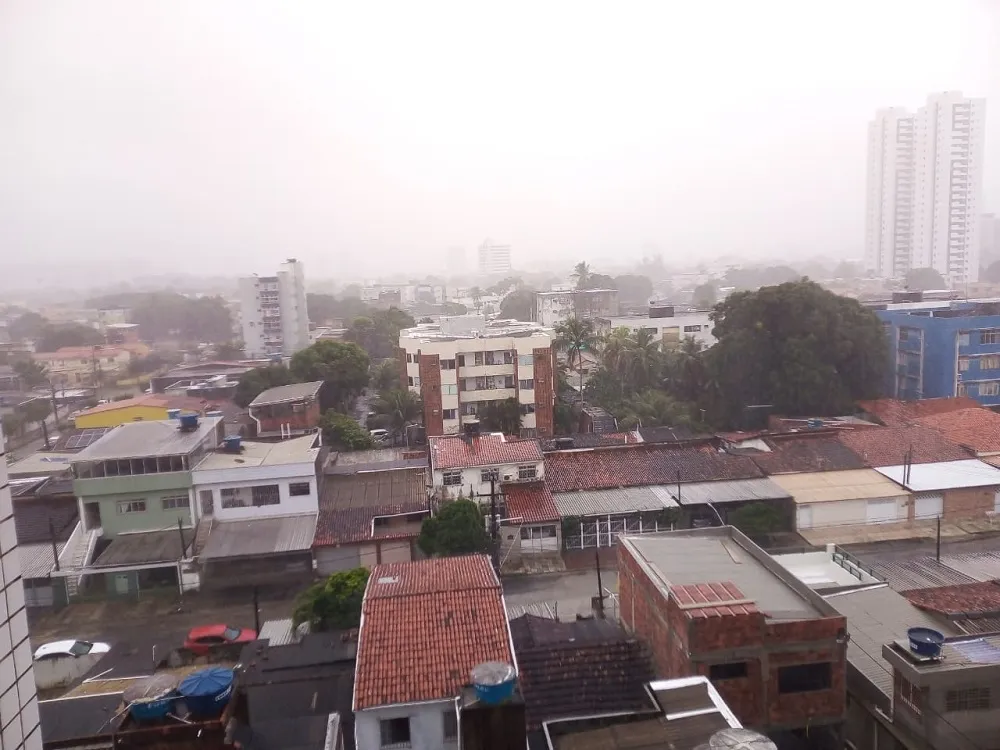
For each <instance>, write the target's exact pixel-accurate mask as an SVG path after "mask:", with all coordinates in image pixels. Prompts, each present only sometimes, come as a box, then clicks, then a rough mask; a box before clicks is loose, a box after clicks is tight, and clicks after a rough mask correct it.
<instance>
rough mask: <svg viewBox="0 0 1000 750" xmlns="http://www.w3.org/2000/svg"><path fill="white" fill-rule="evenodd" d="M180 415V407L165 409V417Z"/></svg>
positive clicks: (174, 417)
mask: <svg viewBox="0 0 1000 750" xmlns="http://www.w3.org/2000/svg"><path fill="white" fill-rule="evenodd" d="M180 416H181V410H180V409H167V419H178V418H179V417H180Z"/></svg>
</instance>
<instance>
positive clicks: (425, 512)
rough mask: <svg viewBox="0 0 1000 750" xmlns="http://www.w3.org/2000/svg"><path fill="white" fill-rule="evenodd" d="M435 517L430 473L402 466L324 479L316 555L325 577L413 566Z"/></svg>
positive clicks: (317, 564) (315, 544) (317, 529)
mask: <svg viewBox="0 0 1000 750" xmlns="http://www.w3.org/2000/svg"><path fill="white" fill-rule="evenodd" d="M429 516H430V503H429V502H428V498H427V472H426V471H425V470H424V469H423V468H420V469H414V468H401V469H391V470H384V471H362V472H357V473H353V474H331V473H328V474H327V475H326V477H325V481H324V486H323V491H322V495H321V496H320V500H319V518H318V520H317V523H316V536H315V539H314V541H313V556H314V557H315V559H316V569H317V571H318V572H319V574H320V575H329V574H330V573H334V572H336V571H338V570H350V569H351V568H357V567H358V566H364V567H366V568H374V567H375V566H376V565H378V564H380V563H390V562H409V561H410V560H415V559H417V558H418V557H419V555H420V551H419V548H418V547H417V537H419V536H420V526H421V524H422V523H423V521H424V519H425V518H427V517H429Z"/></svg>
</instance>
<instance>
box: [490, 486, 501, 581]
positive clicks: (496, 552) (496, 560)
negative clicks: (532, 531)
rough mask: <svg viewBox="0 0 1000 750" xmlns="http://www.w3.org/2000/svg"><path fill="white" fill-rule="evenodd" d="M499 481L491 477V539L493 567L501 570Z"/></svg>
mask: <svg viewBox="0 0 1000 750" xmlns="http://www.w3.org/2000/svg"><path fill="white" fill-rule="evenodd" d="M499 525H500V524H498V523H497V480H496V477H495V476H491V477H490V537H491V538H492V539H493V545H492V546H493V567H494V568H495V569H496V570H498V571H499V570H500V545H499V544H498V543H497V526H499Z"/></svg>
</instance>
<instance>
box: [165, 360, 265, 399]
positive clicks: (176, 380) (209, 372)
mask: <svg viewBox="0 0 1000 750" xmlns="http://www.w3.org/2000/svg"><path fill="white" fill-rule="evenodd" d="M268 364H270V360H251V361H245V362H199V363H198V364H194V365H182V366H180V367H174V368H172V369H170V370H167V372H165V373H162V374H160V375H153V376H152V377H151V378H150V379H149V387H150V389H151V390H152V392H153V393H165V392H168V391H173V392H177V391H180V392H186V391H187V390H188V389H189V388H194V387H205V386H213V387H217V388H219V387H225V388H228V387H229V384H231V385H232V388H235V387H236V384H237V383H238V382H239V379H240V378H241V377H242V376H243V375H245V374H246V373H248V372H250V371H251V370H253V369H254V368H256V367H267V366H268Z"/></svg>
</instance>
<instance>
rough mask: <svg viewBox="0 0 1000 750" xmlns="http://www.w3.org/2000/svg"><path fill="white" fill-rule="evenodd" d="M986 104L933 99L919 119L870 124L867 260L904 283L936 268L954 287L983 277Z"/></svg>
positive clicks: (885, 116)
mask: <svg viewBox="0 0 1000 750" xmlns="http://www.w3.org/2000/svg"><path fill="white" fill-rule="evenodd" d="M985 117H986V102H985V100H984V99H970V98H967V97H964V96H962V94H961V93H960V92H955V91H947V92H944V93H940V94H932V95H931V96H930V97H928V99H927V104H926V106H924V107H921V108H920V109H919V110H917V112H916V113H915V114H911V113H909V112H907V111H906V110H905V109H900V108H891V109H884V110H880V111H879V112H878V113H877V114H876V116H875V120H874V121H872V122H871V123H870V124H869V127H868V178H867V209H866V216H865V220H866V230H865V263H866V266H867V271H868V272H869V273H870V274H872V275H875V276H880V277H887V278H902V277H903V276H905V275H906V272H907V271H908V270H909V269H911V268H928V267H929V268H933V269H935V270H936V271H938V273H940V274H941V275H942V276H943V277H944V278H945V280H946V281H947V282H948V284H949V285H950V286H952V287H954V286H957V285H960V284H965V283H968V282H972V281H977V280H978V279H979V257H980V239H979V232H980V212H981V210H982V184H983V154H984V152H983V148H984V130H985Z"/></svg>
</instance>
